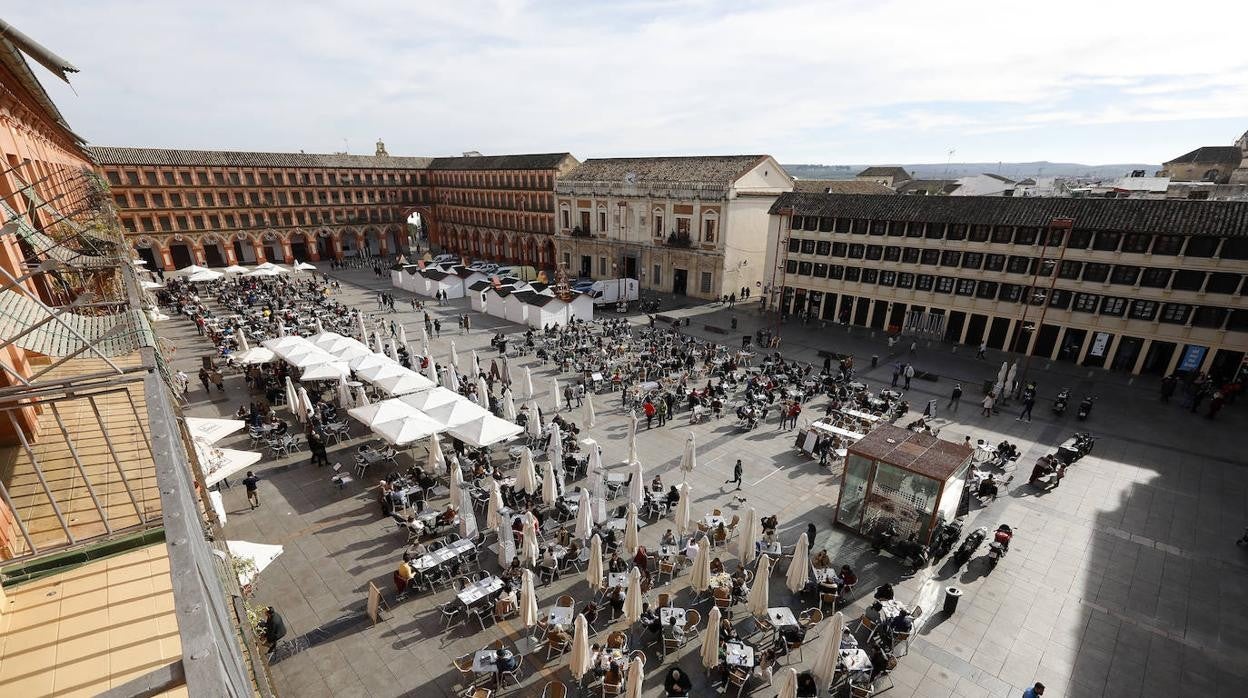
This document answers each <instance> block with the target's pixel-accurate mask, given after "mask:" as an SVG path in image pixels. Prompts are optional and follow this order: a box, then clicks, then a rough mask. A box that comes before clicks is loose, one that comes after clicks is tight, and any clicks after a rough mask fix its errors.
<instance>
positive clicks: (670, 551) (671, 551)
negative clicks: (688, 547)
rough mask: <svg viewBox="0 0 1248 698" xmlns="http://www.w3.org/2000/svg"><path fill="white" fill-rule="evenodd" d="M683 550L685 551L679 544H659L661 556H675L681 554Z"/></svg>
mask: <svg viewBox="0 0 1248 698" xmlns="http://www.w3.org/2000/svg"><path fill="white" fill-rule="evenodd" d="M681 552H683V550H682V549H681V548H680V547H679V546H675V545H660V546H659V557H674V556H676V555H679V554H681Z"/></svg>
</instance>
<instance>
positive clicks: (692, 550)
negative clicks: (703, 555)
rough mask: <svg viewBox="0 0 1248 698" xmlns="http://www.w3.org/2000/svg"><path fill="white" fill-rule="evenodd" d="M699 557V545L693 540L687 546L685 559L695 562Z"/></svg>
mask: <svg viewBox="0 0 1248 698" xmlns="http://www.w3.org/2000/svg"><path fill="white" fill-rule="evenodd" d="M697 556H698V544H697V542H695V541H694V540H693V539H692V538H690V539H689V542H688V543H686V544H685V557H687V558H689V559H690V560H693V559H694V558H695V557H697Z"/></svg>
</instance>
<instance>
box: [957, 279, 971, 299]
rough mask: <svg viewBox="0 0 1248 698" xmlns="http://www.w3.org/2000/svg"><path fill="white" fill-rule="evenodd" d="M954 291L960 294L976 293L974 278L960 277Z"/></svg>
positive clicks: (969, 294)
mask: <svg viewBox="0 0 1248 698" xmlns="http://www.w3.org/2000/svg"><path fill="white" fill-rule="evenodd" d="M954 293H956V294H957V295H959V296H972V295H975V281H974V280H972V279H958V285H957V288H956V289H955V290H954Z"/></svg>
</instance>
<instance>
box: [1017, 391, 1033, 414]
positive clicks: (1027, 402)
mask: <svg viewBox="0 0 1248 698" xmlns="http://www.w3.org/2000/svg"><path fill="white" fill-rule="evenodd" d="M1035 404H1036V394H1035V393H1033V392H1031V391H1027V392H1026V393H1023V411H1022V413H1021V414H1019V415H1018V419H1017V421H1019V422H1021V421H1023V419H1024V418H1025V419H1026V420H1027V421H1029V422H1030V421H1031V408H1032V407H1034V406H1035Z"/></svg>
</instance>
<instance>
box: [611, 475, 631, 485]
mask: <svg viewBox="0 0 1248 698" xmlns="http://www.w3.org/2000/svg"><path fill="white" fill-rule="evenodd" d="M629 475H630V473H607V482H618V483H621V484H623V483H625V482H628V477H629Z"/></svg>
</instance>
